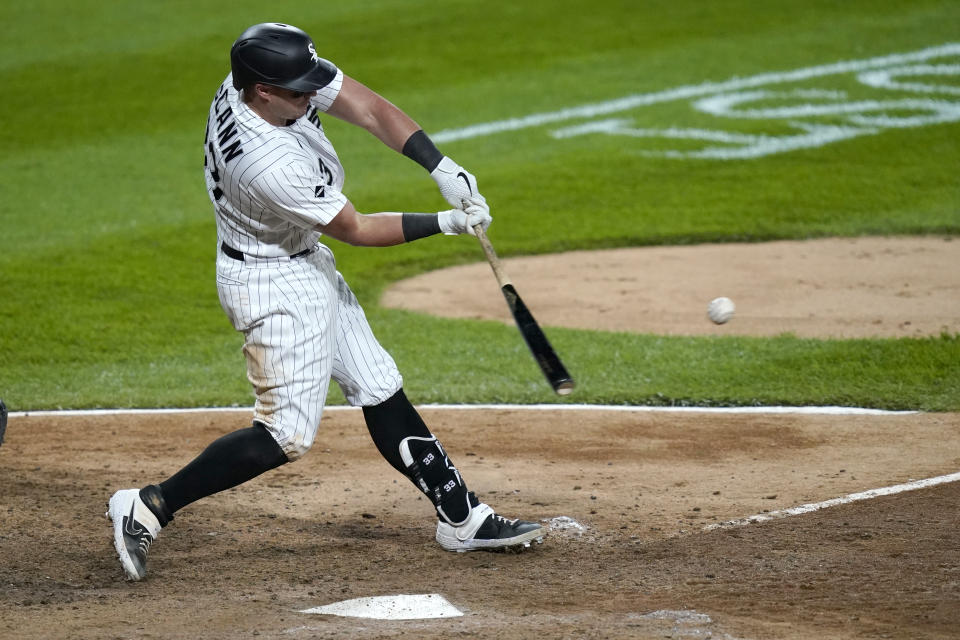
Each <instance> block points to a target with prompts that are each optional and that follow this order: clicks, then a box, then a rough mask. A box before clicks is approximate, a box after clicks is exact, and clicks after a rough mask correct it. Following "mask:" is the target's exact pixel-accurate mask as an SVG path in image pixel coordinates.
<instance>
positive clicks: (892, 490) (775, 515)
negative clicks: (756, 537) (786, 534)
mask: <svg viewBox="0 0 960 640" xmlns="http://www.w3.org/2000/svg"><path fill="white" fill-rule="evenodd" d="M958 480H960V471H958V472H956V473H950V474H947V475H945V476H937V477H936V478H927V479H925V480H913V481H911V482H905V483H903V484H897V485H893V486H891V487H881V488H879V489H869V490H867V491H861V492H860V493H851V494H848V495H845V496H841V497H839V498H833V499H831V500H824V501H823V502H811V503H808V504H802V505H800V506H798V507H791V508H789V509H782V510H780V511H770V512H768V513H758V514H756V515H753V516H748V517H746V518H739V519H737V520H728V521H726V522H718V523H716V524H708V525H707V526H705V527H704V528H703V529H704V531H711V530H713V529H727V528H731V527H742V526H745V525H748V524H756V523H758V522H768V521H770V520H778V519H780V518H787V517H789V516H797V515H802V514H804V513H812V512H814V511H819V510H820V509H827V508H829V507H836V506H838V505H841V504H850V503H851V502H857V501H859V500H870V499H871V498H879V497H880V496H890V495H894V494H897V493H902V492H904V491H915V490H917V489H925V488H927V487H935V486H937V485H939V484H947V483H950V482H956V481H958Z"/></svg>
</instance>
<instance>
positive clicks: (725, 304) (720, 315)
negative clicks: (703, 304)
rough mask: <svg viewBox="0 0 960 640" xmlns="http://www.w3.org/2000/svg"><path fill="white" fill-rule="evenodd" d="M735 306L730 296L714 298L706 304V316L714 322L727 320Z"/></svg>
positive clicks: (718, 322)
mask: <svg viewBox="0 0 960 640" xmlns="http://www.w3.org/2000/svg"><path fill="white" fill-rule="evenodd" d="M734 310H736V307H735V306H734V304H733V300H731V299H730V298H714V299H713V300H711V301H710V304H709V305H708V306H707V316H708V317H709V318H710V320H712V321H713V322H714V323H715V324H723V323H725V322H729V321H730V319H731V318H732V317H733V312H734Z"/></svg>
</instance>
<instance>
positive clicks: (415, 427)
mask: <svg viewBox="0 0 960 640" xmlns="http://www.w3.org/2000/svg"><path fill="white" fill-rule="evenodd" d="M363 418H364V420H366V422H367V429H369V430H370V437H371V438H373V443H374V444H375V445H377V449H378V450H379V451H380V455H382V456H383V457H384V458H386V460H387V462H389V463H390V464H391V465H392V466H393V468H394V469H396V470H397V471H399V472H400V473H402V474H403V475H405V476H407V477H409V476H410V474H409V472H408V471H407V468H406V466H404V464H403V460H402V459H401V458H400V441H401V440H403V439H404V438H407V437H409V436H419V437H421V438H429V437H430V429H428V428H427V425H426V424H424V422H423V418H421V417H420V414H419V413H417V410H416V409H414V408H413V405H412V404H410V401H409V400H408V399H407V395H406V394H405V393H404V392H403V389H400V390H399V391H397V392H396V393H395V394H393V395H392V396H390V398H389V399H387V400H386V401H385V402H382V403H380V404H378V405H375V406H372V407H364V408H363Z"/></svg>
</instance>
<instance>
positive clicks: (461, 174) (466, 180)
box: [457, 171, 473, 195]
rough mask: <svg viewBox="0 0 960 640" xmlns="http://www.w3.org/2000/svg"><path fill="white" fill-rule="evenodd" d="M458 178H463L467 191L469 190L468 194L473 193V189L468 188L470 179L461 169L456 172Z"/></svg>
mask: <svg viewBox="0 0 960 640" xmlns="http://www.w3.org/2000/svg"><path fill="white" fill-rule="evenodd" d="M457 177H458V178H463V181H464V182H466V183H467V191H469V192H470V195H473V189H471V188H470V180H469V179H468V178H467V174H465V173H464V172H463V171H461V172H460V173H458V174H457Z"/></svg>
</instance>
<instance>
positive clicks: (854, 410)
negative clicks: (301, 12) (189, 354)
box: [10, 404, 920, 418]
mask: <svg viewBox="0 0 960 640" xmlns="http://www.w3.org/2000/svg"><path fill="white" fill-rule="evenodd" d="M417 406H418V407H419V408H420V409H430V410H432V409H439V410H446V411H473V410H482V411H626V412H637V413H728V414H756V415H778V414H788V415H796V414H800V415H836V416H850V415H867V416H902V415H913V414H917V413H920V412H919V411H890V410H886V409H863V408H860V407H812V406H811V407H776V406H772V407H658V406H646V405H602V404H421V405H417ZM323 410H324V412H325V413H326V412H328V411H332V412H336V411H359V410H360V408H359V407H350V406H346V405H330V406H327V407H324V409H323ZM190 413H247V414H252V413H253V407H194V408H189V409H177V408H162V409H59V410H50V411H48V410H43V411H11V412H10V417H11V418H40V417H68V416H118V415H163V414H190Z"/></svg>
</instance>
